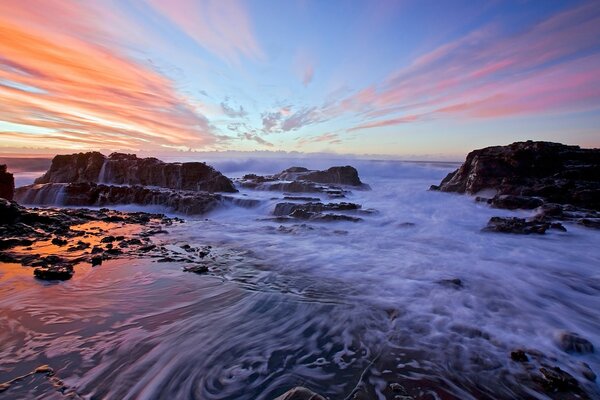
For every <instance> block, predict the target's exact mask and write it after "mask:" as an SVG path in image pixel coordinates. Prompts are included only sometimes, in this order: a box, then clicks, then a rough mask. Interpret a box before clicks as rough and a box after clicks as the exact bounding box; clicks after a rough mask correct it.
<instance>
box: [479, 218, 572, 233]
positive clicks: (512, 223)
mask: <svg viewBox="0 0 600 400" xmlns="http://www.w3.org/2000/svg"><path fill="white" fill-rule="evenodd" d="M548 229H555V230H560V231H566V228H565V227H564V226H563V225H562V224H560V223H549V222H540V221H537V220H535V219H534V220H526V219H525V218H516V217H492V218H490V220H489V222H488V224H487V226H486V227H485V228H483V229H482V231H484V232H499V233H516V234H521V235H529V234H540V235H541V234H544V233H546V231H547V230H548Z"/></svg>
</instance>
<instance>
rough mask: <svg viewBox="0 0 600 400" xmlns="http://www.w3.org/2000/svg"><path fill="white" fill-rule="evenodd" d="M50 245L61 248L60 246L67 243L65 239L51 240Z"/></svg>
mask: <svg viewBox="0 0 600 400" xmlns="http://www.w3.org/2000/svg"><path fill="white" fill-rule="evenodd" d="M51 243H52V244H53V245H55V246H59V247H62V246H65V245H66V244H67V243H68V241H67V240H65V239H61V238H54V239H52V242H51Z"/></svg>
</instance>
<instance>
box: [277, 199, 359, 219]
mask: <svg viewBox="0 0 600 400" xmlns="http://www.w3.org/2000/svg"><path fill="white" fill-rule="evenodd" d="M360 209H361V205H360V204H355V203H344V202H342V203H328V204H324V203H318V202H317V203H313V202H309V203H304V204H298V203H278V204H277V205H276V206H275V210H274V211H273V215H277V216H281V215H290V214H292V213H294V212H295V211H297V210H302V211H307V212H314V213H315V212H316V213H319V212H323V211H356V210H360Z"/></svg>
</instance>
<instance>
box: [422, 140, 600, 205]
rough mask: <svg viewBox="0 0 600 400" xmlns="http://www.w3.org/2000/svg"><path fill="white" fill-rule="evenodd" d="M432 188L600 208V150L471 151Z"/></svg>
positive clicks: (538, 145) (542, 145)
mask: <svg viewBox="0 0 600 400" xmlns="http://www.w3.org/2000/svg"><path fill="white" fill-rule="evenodd" d="M432 188H433V189H434V190H441V191H444V192H458V193H469V194H474V193H477V192H479V191H481V190H484V189H494V190H496V191H497V194H498V195H514V196H526V197H539V198H541V199H543V200H545V201H546V202H553V203H558V204H572V205H575V206H578V207H583V208H588V209H592V210H600V149H582V148H580V147H579V146H567V145H563V144H560V143H551V142H533V141H527V142H517V143H513V144H511V145H508V146H494V147H487V148H484V149H480V150H475V151H472V152H471V153H469V154H468V155H467V158H466V160H465V162H464V163H463V165H462V166H461V167H460V168H459V169H457V170H456V171H454V172H451V173H450V174H448V175H447V176H446V177H445V178H444V179H443V180H442V182H441V183H440V185H439V186H438V187H432ZM498 204H499V205H500V204H501V202H499V203H498ZM506 204H507V205H510V206H514V203H513V202H507V203H506Z"/></svg>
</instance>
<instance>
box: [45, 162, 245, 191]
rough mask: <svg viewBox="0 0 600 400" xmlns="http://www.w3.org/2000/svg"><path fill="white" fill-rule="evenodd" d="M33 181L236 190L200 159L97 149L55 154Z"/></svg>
mask: <svg viewBox="0 0 600 400" xmlns="http://www.w3.org/2000/svg"><path fill="white" fill-rule="evenodd" d="M35 183H38V184H42V183H107V184H115V185H142V186H158V187H163V188H168V189H175V190H190V191H208V192H236V191H237V190H236V189H235V187H234V185H233V183H232V182H231V180H230V179H229V178H227V177H225V176H224V175H223V174H221V173H220V172H219V171H217V170H215V169H214V168H212V167H211V166H209V165H207V164H205V163H202V162H185V163H165V162H163V161H160V160H158V159H156V158H138V157H137V156H136V155H134V154H122V153H113V154H111V155H110V156H108V157H105V156H104V155H102V154H101V153H98V152H90V153H79V154H71V155H58V156H56V157H54V159H53V160H52V165H51V166H50V169H49V170H48V171H47V172H46V173H45V174H44V175H43V176H42V177H40V178H38V179H36V181H35Z"/></svg>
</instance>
